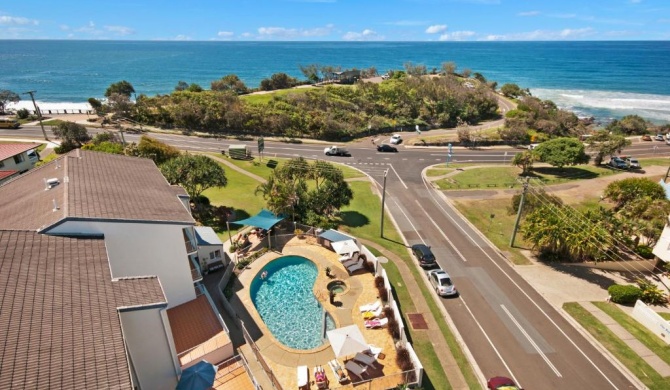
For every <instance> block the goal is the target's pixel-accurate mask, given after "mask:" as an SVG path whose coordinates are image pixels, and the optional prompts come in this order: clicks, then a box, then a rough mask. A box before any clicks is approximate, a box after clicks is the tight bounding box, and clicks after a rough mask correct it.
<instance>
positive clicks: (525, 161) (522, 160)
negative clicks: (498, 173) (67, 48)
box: [512, 150, 538, 175]
mask: <svg viewBox="0 0 670 390" xmlns="http://www.w3.org/2000/svg"><path fill="white" fill-rule="evenodd" d="M537 160H538V158H537V155H536V154H535V153H533V151H532V150H526V151H525V152H521V153H517V154H515V155H514V158H512V165H516V166H517V167H519V168H521V174H522V175H525V174H527V173H528V172H530V170H531V169H533V163H534V162H535V161H537Z"/></svg>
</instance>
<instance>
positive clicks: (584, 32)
mask: <svg viewBox="0 0 670 390" xmlns="http://www.w3.org/2000/svg"><path fill="white" fill-rule="evenodd" d="M595 33H596V31H595V30H594V29H592V28H591V27H584V28H578V29H570V28H566V29H563V30H560V31H547V30H535V31H528V32H522V33H513V34H503V35H487V36H485V37H484V38H482V39H481V40H484V41H555V40H566V39H567V40H571V39H582V38H587V37H589V36H593V35H594V34H595Z"/></svg>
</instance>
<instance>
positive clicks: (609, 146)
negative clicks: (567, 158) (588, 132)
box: [587, 131, 631, 165]
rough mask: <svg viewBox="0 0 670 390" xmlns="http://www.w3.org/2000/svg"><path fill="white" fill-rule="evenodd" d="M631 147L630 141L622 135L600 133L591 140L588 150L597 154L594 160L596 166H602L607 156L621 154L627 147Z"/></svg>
mask: <svg viewBox="0 0 670 390" xmlns="http://www.w3.org/2000/svg"><path fill="white" fill-rule="evenodd" d="M630 145H631V142H630V140H628V139H626V138H625V137H624V136H622V135H617V134H609V133H608V132H607V131H599V132H597V133H596V134H594V135H593V136H592V137H590V138H589V140H588V144H587V148H588V149H589V150H593V151H595V152H596V155H595V157H594V158H593V160H594V163H595V164H596V165H600V164H602V161H603V158H604V157H605V156H611V155H614V154H616V153H621V151H622V150H623V149H624V148H625V147H626V146H630Z"/></svg>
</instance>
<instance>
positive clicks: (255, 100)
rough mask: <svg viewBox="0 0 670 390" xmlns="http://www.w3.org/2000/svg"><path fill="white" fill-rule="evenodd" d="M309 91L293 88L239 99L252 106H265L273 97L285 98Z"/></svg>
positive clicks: (244, 96) (243, 96)
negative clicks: (291, 94) (292, 94)
mask: <svg viewBox="0 0 670 390" xmlns="http://www.w3.org/2000/svg"><path fill="white" fill-rule="evenodd" d="M307 91H309V88H293V89H280V90H277V91H271V92H268V93H254V94H249V95H241V96H240V99H241V100H242V101H245V102H248V103H252V104H266V103H268V102H269V101H270V100H272V99H273V97H275V96H286V95H288V94H290V93H305V92H307Z"/></svg>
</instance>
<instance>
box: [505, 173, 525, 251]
mask: <svg viewBox="0 0 670 390" xmlns="http://www.w3.org/2000/svg"><path fill="white" fill-rule="evenodd" d="M525 179H526V181H524V182H523V192H522V193H521V200H520V201H519V211H518V212H517V214H516V222H514V231H512V238H511V239H510V240H509V246H510V247H512V248H514V239H515V238H516V231H517V230H518V229H519V221H520V220H521V210H523V201H524V199H525V198H526V192H528V182H529V181H530V176H526V178H525Z"/></svg>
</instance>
